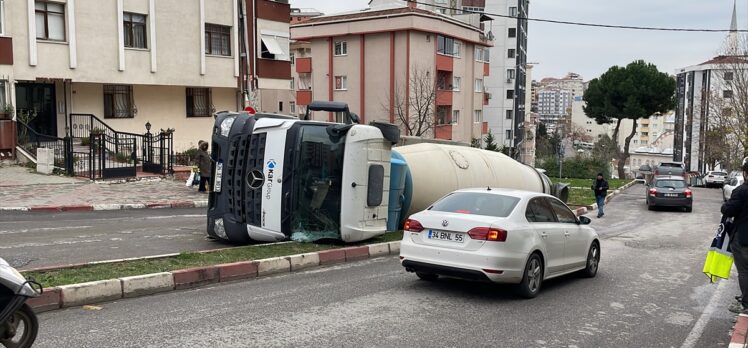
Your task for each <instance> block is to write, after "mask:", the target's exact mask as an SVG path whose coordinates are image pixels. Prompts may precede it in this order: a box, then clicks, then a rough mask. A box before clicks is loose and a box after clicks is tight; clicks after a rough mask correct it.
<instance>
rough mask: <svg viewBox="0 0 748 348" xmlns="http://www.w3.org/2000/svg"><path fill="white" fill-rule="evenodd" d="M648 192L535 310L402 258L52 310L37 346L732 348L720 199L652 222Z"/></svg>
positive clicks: (617, 210) (612, 209)
mask: <svg viewBox="0 0 748 348" xmlns="http://www.w3.org/2000/svg"><path fill="white" fill-rule="evenodd" d="M643 191H644V189H643V188H642V186H641V185H639V186H634V187H633V188H631V189H630V190H628V191H627V192H626V193H624V194H623V195H621V196H618V197H617V198H615V199H614V200H613V202H612V203H611V204H609V206H608V210H607V213H606V217H605V218H603V219H599V220H598V219H594V221H593V226H595V227H596V228H597V229H598V231H599V233H600V234H601V237H602V262H601V265H600V272H599V273H598V276H597V277H596V278H593V279H580V278H577V277H574V276H570V277H565V278H562V279H557V280H553V281H548V282H546V283H545V284H544V289H543V290H542V293H541V294H540V295H539V296H538V297H537V298H535V299H532V300H522V299H519V298H516V297H514V296H513V295H511V292H510V291H509V289H508V288H507V287H505V286H494V285H491V284H481V283H472V282H466V281H459V280H443V279H440V280H438V281H436V282H426V281H420V280H418V279H417V278H416V277H415V276H414V275H412V274H408V273H406V272H405V271H404V270H403V269H402V267H400V266H399V264H398V260H397V258H396V257H387V258H380V259H373V260H367V261H362V262H357V263H352V264H345V265H340V266H336V267H328V268H319V269H315V270H310V271H306V272H302V273H295V274H286V275H282V276H275V277H268V278H261V279H256V280H251V281H244V282H236V283H231V284H225V285H218V286H214V287H207V288H200V289H194V290H188V291H180V292H171V293H166V294H161V295H155V296H149V297H142V298H136V299H130V300H121V301H117V302H112V303H105V304H103V305H101V309H100V310H84V309H82V308H70V309H66V310H60V311H55V312H48V313H43V314H41V316H40V319H41V331H40V334H39V339H38V341H37V345H35V347H81V348H83V347H313V346H314V347H316V346H334V347H432V346H454V347H473V346H491V347H722V346H727V344H728V342H729V330H730V328H731V326H732V322H731V320H732V319H733V318H734V315H731V313H729V312H728V311H727V310H726V306H727V304H728V303H729V301H731V300H732V296H734V295H735V294H736V293H737V286H736V282H735V280H734V277H733V278H731V280H729V281H725V282H721V283H719V284H718V285H710V284H708V283H707V279H706V277H705V276H704V275H703V274H702V273H701V266H702V263H703V260H704V255H705V251H706V248H707V246H708V244H709V242H710V240H711V238H712V234H713V229H714V227H715V226H714V225H715V223H716V222H717V221H718V214H717V212H716V211H717V209H718V207H719V205H720V199H719V191H718V190H707V189H696V190H695V197H696V202H695V207H694V212H693V213H690V214H689V213H682V212H675V211H658V212H649V211H647V210H646V208H645V206H644V200H643Z"/></svg>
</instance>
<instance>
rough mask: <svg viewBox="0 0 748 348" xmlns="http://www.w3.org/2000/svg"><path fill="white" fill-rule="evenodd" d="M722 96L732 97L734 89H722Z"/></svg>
mask: <svg viewBox="0 0 748 348" xmlns="http://www.w3.org/2000/svg"><path fill="white" fill-rule="evenodd" d="M722 98H727V99H729V98H732V91H731V90H729V89H726V90H724V91H722Z"/></svg>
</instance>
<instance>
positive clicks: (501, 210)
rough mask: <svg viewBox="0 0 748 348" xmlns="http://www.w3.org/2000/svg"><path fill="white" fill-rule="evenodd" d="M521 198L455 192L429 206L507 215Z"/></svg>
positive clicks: (451, 210) (456, 211) (439, 208)
mask: <svg viewBox="0 0 748 348" xmlns="http://www.w3.org/2000/svg"><path fill="white" fill-rule="evenodd" d="M518 202H519V198H517V197H511V196H504V195H498V194H493V193H479V192H455V193H452V194H450V195H449V196H446V197H444V198H442V199H441V200H439V201H437V202H436V203H434V205H432V206H431V208H429V210H433V211H443V212H450V213H461V214H473V215H485V216H494V217H507V216H509V214H511V213H512V211H513V210H514V207H516V206H517V203H518Z"/></svg>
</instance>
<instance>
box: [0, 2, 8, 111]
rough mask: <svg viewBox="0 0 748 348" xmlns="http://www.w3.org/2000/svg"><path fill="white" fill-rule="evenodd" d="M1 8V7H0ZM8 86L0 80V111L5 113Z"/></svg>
mask: <svg viewBox="0 0 748 348" xmlns="http://www.w3.org/2000/svg"><path fill="white" fill-rule="evenodd" d="M0 6H2V5H0ZM7 85H8V83H7V81H5V80H0V111H5V110H4V109H5V104H6V103H7V101H8V99H7V97H6V95H7V94H8V92H7V90H6V88H7V87H6V86H7Z"/></svg>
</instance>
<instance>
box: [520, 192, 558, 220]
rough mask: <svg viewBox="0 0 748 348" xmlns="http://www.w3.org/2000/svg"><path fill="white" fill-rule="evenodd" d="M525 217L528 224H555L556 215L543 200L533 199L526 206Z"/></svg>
mask: <svg viewBox="0 0 748 348" xmlns="http://www.w3.org/2000/svg"><path fill="white" fill-rule="evenodd" d="M525 217H526V218H527V221H529V222H556V213H554V212H553V210H552V209H551V207H549V206H548V202H546V200H545V199H543V198H534V199H533V200H531V201H530V203H528V204H527V210H526V211H525Z"/></svg>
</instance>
